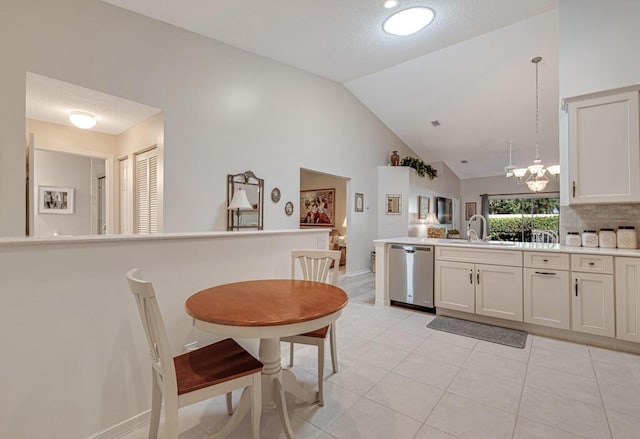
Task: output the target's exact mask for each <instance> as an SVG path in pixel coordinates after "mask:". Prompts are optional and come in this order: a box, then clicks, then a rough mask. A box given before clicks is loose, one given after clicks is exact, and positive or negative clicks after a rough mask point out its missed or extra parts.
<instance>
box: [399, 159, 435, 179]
mask: <svg viewBox="0 0 640 439" xmlns="http://www.w3.org/2000/svg"><path fill="white" fill-rule="evenodd" d="M400 166H409V167H410V168H413V169H415V170H416V172H417V173H418V175H419V176H420V177H426V176H429V180H433V179H434V178H436V177H437V176H438V170H437V169H434V168H432V167H431V165H427V164H426V163H425V162H423V161H422V160H420V159H417V158H415V157H405V158H403V159H402V161H401V162H400Z"/></svg>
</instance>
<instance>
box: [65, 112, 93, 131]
mask: <svg viewBox="0 0 640 439" xmlns="http://www.w3.org/2000/svg"><path fill="white" fill-rule="evenodd" d="M69 120H70V121H71V123H72V124H74V125H75V126H77V127H78V128H82V129H83V130H88V129H90V128H93V127H94V126H96V118H95V117H94V116H93V114H91V113H85V112H84V111H72V112H71V114H70V115H69Z"/></svg>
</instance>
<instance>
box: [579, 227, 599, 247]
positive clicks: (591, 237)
mask: <svg viewBox="0 0 640 439" xmlns="http://www.w3.org/2000/svg"><path fill="white" fill-rule="evenodd" d="M582 246H583V247H597V246H598V234H597V233H596V231H595V230H585V231H584V232H582Z"/></svg>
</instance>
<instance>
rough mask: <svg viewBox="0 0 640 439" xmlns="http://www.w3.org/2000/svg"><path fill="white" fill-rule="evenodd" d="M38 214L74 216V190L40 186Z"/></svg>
mask: <svg viewBox="0 0 640 439" xmlns="http://www.w3.org/2000/svg"><path fill="white" fill-rule="evenodd" d="M38 212H39V213H58V214H66V215H71V214H73V188H72V187H56V186H38Z"/></svg>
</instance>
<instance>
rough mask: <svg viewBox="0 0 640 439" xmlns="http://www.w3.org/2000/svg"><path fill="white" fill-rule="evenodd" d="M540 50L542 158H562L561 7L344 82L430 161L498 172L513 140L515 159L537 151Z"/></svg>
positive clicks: (472, 171)
mask: <svg viewBox="0 0 640 439" xmlns="http://www.w3.org/2000/svg"><path fill="white" fill-rule="evenodd" d="M535 56H541V57H542V58H543V59H542V61H541V62H540V64H539V85H540V112H539V113H540V157H541V158H542V160H543V163H544V164H546V165H550V164H557V163H558V161H559V147H558V138H559V137H558V136H559V134H558V109H559V98H558V95H559V91H558V14H557V11H551V12H548V13H545V14H542V15H539V16H536V17H533V18H530V19H528V20H525V21H522V22H519V23H516V24H513V25H511V26H507V27H504V28H501V29H498V30H496V31H493V32H489V33H487V34H484V35H481V36H479V37H476V38H473V39H470V40H466V41H463V42H461V43H458V44H456V45H453V46H450V47H448V48H446V49H444V50H440V51H437V52H434V53H431V54H429V55H425V56H422V57H419V58H416V59H414V60H411V61H408V62H406V63H403V64H400V65H397V66H394V67H391V68H389V69H387V70H385V71H382V72H378V73H374V74H372V75H369V76H365V77H362V78H359V79H356V80H354V81H350V82H348V83H346V84H345V85H346V87H347V88H348V89H349V90H351V92H352V93H353V94H354V95H356V96H357V97H358V98H359V99H360V100H361V101H362V102H363V103H364V104H365V105H366V106H367V107H368V108H369V109H371V111H373V112H374V113H375V114H376V115H377V116H378V117H379V118H380V119H381V120H382V121H384V123H385V124H387V126H389V127H390V128H391V129H392V130H393V131H394V132H395V133H396V134H397V135H398V136H399V137H400V138H401V139H402V140H403V141H404V142H405V143H407V145H409V146H410V147H411V149H413V150H414V151H415V152H416V153H417V154H418V155H420V156H421V157H422V158H423V159H424V160H426V161H440V160H441V161H444V162H446V163H447V164H448V165H449V167H450V168H451V170H453V172H455V173H456V175H458V177H460V178H462V179H466V178H474V177H485V176H489V175H499V174H502V173H503V169H504V166H506V165H507V164H508V162H509V148H508V144H507V140H512V141H513V142H514V143H513V164H514V165H520V166H526V165H528V164H530V163H531V162H532V161H533V159H534V156H535V128H536V125H535V122H536V113H535V65H534V64H533V63H531V59H532V58H533V57H535ZM432 120H438V121H439V122H440V126H438V127H434V126H432V125H431V123H430V121H432ZM461 160H468V163H467V164H463V163H461V162H460V161H461Z"/></svg>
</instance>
